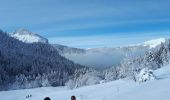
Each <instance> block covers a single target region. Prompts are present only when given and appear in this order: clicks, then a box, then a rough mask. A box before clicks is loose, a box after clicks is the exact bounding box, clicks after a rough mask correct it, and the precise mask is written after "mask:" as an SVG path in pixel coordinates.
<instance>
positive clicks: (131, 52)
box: [53, 38, 166, 68]
mask: <svg viewBox="0 0 170 100" xmlns="http://www.w3.org/2000/svg"><path fill="white" fill-rule="evenodd" d="M165 40H166V39H164V38H160V39H154V40H150V41H146V42H144V43H141V44H136V45H131V46H125V47H113V48H111V47H110V48H92V49H79V48H72V47H68V46H63V45H57V44H53V46H54V47H55V48H56V49H57V50H58V51H59V53H60V54H61V55H62V56H64V57H66V58H67V59H70V60H72V61H74V62H76V63H78V64H82V65H86V66H89V67H95V68H107V67H111V66H115V65H119V64H120V63H121V61H122V60H123V59H125V58H126V57H127V56H133V57H135V56H142V55H144V54H145V52H146V51H148V50H151V49H154V48H156V47H157V46H159V45H160V44H161V43H164V42H165Z"/></svg>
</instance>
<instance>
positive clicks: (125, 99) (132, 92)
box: [0, 65, 170, 100]
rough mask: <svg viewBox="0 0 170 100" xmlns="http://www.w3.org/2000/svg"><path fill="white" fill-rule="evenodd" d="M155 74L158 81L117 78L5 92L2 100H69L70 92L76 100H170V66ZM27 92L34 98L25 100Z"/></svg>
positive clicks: (2, 93) (0, 93)
mask: <svg viewBox="0 0 170 100" xmlns="http://www.w3.org/2000/svg"><path fill="white" fill-rule="evenodd" d="M154 74H155V75H156V77H157V78H158V79H157V80H153V81H148V82H146V83H140V84H139V83H135V82H133V81H129V80H117V81H113V82H109V83H103V84H99V85H93V86H86V87H82V88H78V89H74V90H69V89H67V88H65V87H46V88H36V89H25V90H14V91H2V92H0V97H1V98H3V100H43V98H44V97H46V96H49V97H51V98H52V100H70V97H71V95H75V96H76V97H77V100H169V99H170V95H169V93H170V87H169V82H170V65H168V66H165V67H162V68H161V69H158V70H156V71H154ZM9 95H10V96H9ZM27 95H32V97H31V98H28V99H26V96H27Z"/></svg>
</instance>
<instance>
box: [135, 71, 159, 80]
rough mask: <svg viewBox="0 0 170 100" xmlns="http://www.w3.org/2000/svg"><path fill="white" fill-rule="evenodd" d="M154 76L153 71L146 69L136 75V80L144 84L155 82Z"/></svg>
mask: <svg viewBox="0 0 170 100" xmlns="http://www.w3.org/2000/svg"><path fill="white" fill-rule="evenodd" d="M155 78H156V77H155V75H154V74H153V71H152V70H151V69H148V68H144V69H142V70H141V71H140V73H139V74H138V75H137V80H138V81H139V82H146V81H150V80H155Z"/></svg>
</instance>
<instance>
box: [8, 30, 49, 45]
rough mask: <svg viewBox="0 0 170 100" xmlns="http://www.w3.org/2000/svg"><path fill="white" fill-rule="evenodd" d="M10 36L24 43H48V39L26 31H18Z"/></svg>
mask: <svg viewBox="0 0 170 100" xmlns="http://www.w3.org/2000/svg"><path fill="white" fill-rule="evenodd" d="M11 36H12V37H14V38H16V39H18V40H20V41H22V42H25V43H36V42H41V43H48V39H46V38H44V37H42V36H40V35H38V34H36V33H33V32H31V31H29V30H27V29H18V30H16V31H15V32H13V33H11Z"/></svg>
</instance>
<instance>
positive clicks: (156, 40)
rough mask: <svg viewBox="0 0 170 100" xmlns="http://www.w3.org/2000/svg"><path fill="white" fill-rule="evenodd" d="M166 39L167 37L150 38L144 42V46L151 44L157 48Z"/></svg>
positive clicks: (150, 45) (151, 46)
mask: <svg viewBox="0 0 170 100" xmlns="http://www.w3.org/2000/svg"><path fill="white" fill-rule="evenodd" d="M165 41H166V39H165V38H158V39H153V40H149V41H146V42H144V43H143V45H144V46H149V47H150V48H155V47H156V46H158V45H160V44H161V43H164V42H165Z"/></svg>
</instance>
